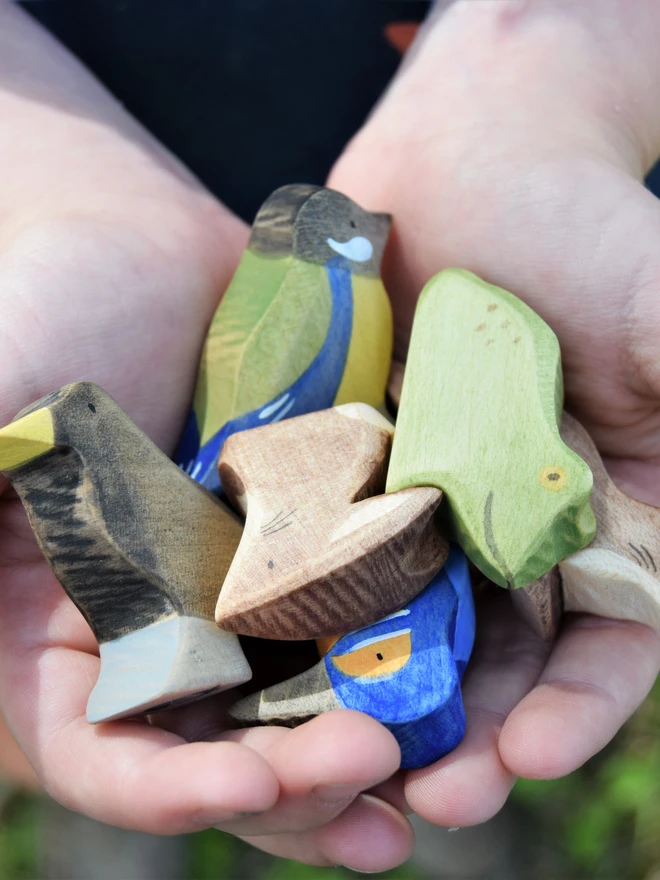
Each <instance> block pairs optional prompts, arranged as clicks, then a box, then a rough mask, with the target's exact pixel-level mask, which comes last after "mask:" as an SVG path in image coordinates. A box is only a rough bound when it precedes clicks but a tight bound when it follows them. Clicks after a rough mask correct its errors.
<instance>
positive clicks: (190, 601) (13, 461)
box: [0, 382, 251, 721]
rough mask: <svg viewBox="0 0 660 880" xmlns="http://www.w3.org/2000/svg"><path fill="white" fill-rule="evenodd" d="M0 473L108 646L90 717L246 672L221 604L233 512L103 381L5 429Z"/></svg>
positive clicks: (224, 684)
mask: <svg viewBox="0 0 660 880" xmlns="http://www.w3.org/2000/svg"><path fill="white" fill-rule="evenodd" d="M0 470H2V471H3V472H4V473H6V474H7V476H8V477H9V479H10V480H11V482H12V484H13V486H14V488H15V489H16V491H17V493H18V494H19V496H20V498H21V500H22V501H23V504H24V505H25V508H26V510H27V513H28V517H29V519H30V524H31V526H32V528H33V530H34V532H35V534H36V536H37V540H38V541H39V545H40V547H41V549H42V551H43V553H44V556H45V557H46V560H47V561H48V563H49V564H50V566H51V568H52V569H53V571H54V573H55V575H56V577H57V578H58V580H59V581H60V583H61V584H62V586H63V587H64V589H65V590H66V591H67V593H68V594H69V596H70V597H71V599H72V600H73V601H74V603H75V604H76V605H77V607H78V608H79V609H80V611H81V612H82V614H83V615H84V617H85V619H86V620H87V622H88V623H89V625H90V626H91V628H92V630H93V632H94V635H95V636H96V638H97V639H98V641H99V644H100V654H101V671H100V675H99V679H98V681H97V683H96V685H95V687H94V690H93V691H92V693H91V696H90V698H89V703H88V705H87V717H88V719H89V720H90V721H107V720H110V719H113V718H121V717H124V716H128V715H133V714H136V713H138V712H145V711H153V710H154V709H156V708H162V707H163V706H165V705H169V704H172V703H175V702H179V701H187V700H189V699H192V698H196V697H200V696H204V695H206V694H209V693H212V692H215V691H218V690H223V689H225V688H228V687H232V686H234V685H237V684H241V683H243V682H245V681H247V680H248V679H249V678H250V677H251V671H250V668H249V666H248V664H247V662H246V660H245V658H244V656H243V652H242V650H241V647H240V645H239V642H238V639H237V638H236V636H234V635H231V634H229V633H226V632H222V631H221V630H219V629H218V628H217V627H216V625H215V623H214V622H213V608H214V605H215V602H216V599H217V596H218V592H219V591H220V587H221V586H222V582H223V579H224V576H225V574H226V572H227V570H228V568H229V563H230V562H231V560H232V557H233V555H234V552H235V550H236V547H237V546H238V543H239V540H240V536H241V531H242V529H241V525H240V523H239V522H238V520H237V519H236V518H235V517H234V516H233V514H232V513H230V511H229V510H227V509H226V508H225V507H224V506H223V505H222V504H221V503H220V502H219V501H218V500H217V499H216V498H214V497H213V496H212V495H211V494H210V493H209V492H207V491H206V490H205V489H203V488H202V487H201V486H199V485H197V484H196V483H195V482H194V481H193V480H191V479H190V478H189V477H187V476H186V475H185V474H184V473H183V472H182V471H181V470H180V469H179V468H178V467H177V466H176V465H175V464H173V463H172V462H171V461H170V460H169V459H168V458H167V456H166V455H164V453H162V452H161V451H160V450H159V449H158V448H157V447H156V446H155V445H154V444H153V443H152V442H151V441H150V440H149V439H148V437H147V436H146V435H145V434H143V433H142V431H140V430H139V429H138V428H137V426H136V425H135V424H134V423H133V422H132V421H131V420H130V419H129V417H128V416H127V415H126V413H125V412H124V411H123V410H122V409H120V407H119V406H118V405H117V403H115V401H114V400H113V399H112V398H111V397H110V396H109V395H108V394H106V392H105V391H103V390H102V389H101V388H99V387H98V386H96V385H93V384H91V383H89V382H80V383H77V384H75V385H68V386H66V387H64V388H62V389H60V390H59V391H56V392H54V393H53V394H50V395H48V396H47V397H44V398H43V399H42V400H40V401H38V403H35V404H34V405H33V406H31V407H29V408H28V409H26V410H23V412H21V413H19V415H18V416H17V417H16V418H15V420H14V421H13V422H11V424H9V425H8V426H7V427H5V428H2V429H1V430H0Z"/></svg>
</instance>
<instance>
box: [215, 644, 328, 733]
mask: <svg viewBox="0 0 660 880" xmlns="http://www.w3.org/2000/svg"><path fill="white" fill-rule="evenodd" d="M341 708H342V705H341V703H340V702H339V700H338V699H337V697H336V696H335V693H334V691H333V689H332V684H331V683H330V679H329V678H328V673H327V672H326V670H325V662H324V661H323V660H321V662H320V663H317V664H316V666H313V667H312V668H311V669H308V670H307V672H302V673H301V674H300V675H296V676H295V677H294V678H290V679H289V680H288V681H283V682H282V683H281V684H274V685H273V686H272V687H269V688H266V690H263V691H260V692H259V693H256V694H251V695H250V696H249V697H245V698H244V699H242V700H239V701H238V702H237V703H235V704H234V705H233V706H232V707H231V709H230V710H229V714H230V716H231V718H232V719H233V720H234V721H236V722H237V723H238V724H241V725H243V726H249V725H252V724H267V723H268V722H277V721H280V722H281V723H282V724H284V725H287V726H294V725H295V724H299V723H300V722H302V721H306V720H307V719H308V718H313V717H314V716H315V715H320V714H321V713H322V712H328V711H329V710H330V709H341Z"/></svg>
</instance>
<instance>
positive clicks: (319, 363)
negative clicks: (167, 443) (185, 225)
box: [175, 184, 392, 493]
mask: <svg viewBox="0 0 660 880" xmlns="http://www.w3.org/2000/svg"><path fill="white" fill-rule="evenodd" d="M390 222H391V221H390V217H389V215H386V214H373V213H369V212H367V211H363V210H362V209H361V208H359V207H358V206H357V205H356V204H355V203H354V202H352V201H351V200H350V199H348V198H346V196H343V195H341V194H340V193H338V192H334V191H333V190H329V189H323V188H322V187H317V186H306V185H302V184H295V185H292V186H285V187H282V188H281V189H278V190H276V191H275V192H274V193H273V194H272V195H271V196H270V198H269V199H268V200H267V201H266V202H265V203H264V205H263V206H262V208H261V209H260V211H259V213H258V214H257V217H256V219H255V222H254V226H253V228H252V234H251V237H250V242H249V245H248V248H247V250H246V251H245V253H244V255H243V258H242V260H241V262H240V265H239V266H238V269H237V271H236V274H235V275H234V278H233V280H232V282H231V284H230V286H229V288H228V290H227V292H226V293H225V296H224V298H223V300H222V302H221V303H220V306H219V307H218V310H217V311H216V313H215V316H214V318H213V320H212V323H211V326H210V328H209V331H208V336H207V339H206V344H205V347H204V350H203V353H202V358H201V364H200V368H199V376H198V381H197V388H196V390H195V398H194V405H193V411H192V413H191V415H190V418H189V421H188V424H187V426H186V429H185V431H184V435H183V437H182V439H181V442H180V445H179V449H178V451H177V454H176V459H175V460H176V461H177V463H178V464H180V466H181V467H182V468H183V469H184V470H185V471H186V472H187V473H188V474H190V476H192V477H193V479H195V480H197V481H198V482H200V483H202V484H203V485H204V486H206V487H207V488H209V489H210V490H212V491H214V492H216V493H218V492H220V490H221V487H220V481H219V477H218V469H217V463H218V457H219V454H220V450H221V449H222V445H223V443H224V442H225V440H226V439H227V438H228V437H230V436H231V435H232V434H234V433H236V432H237V431H244V430H246V429H247V428H254V427H258V426H261V425H266V424H269V423H271V422H277V421H280V420H281V419H284V418H291V417H293V416H299V415H302V414H304V413H308V412H313V411H315V410H320V409H326V408H328V407H331V406H334V405H338V404H341V403H350V402H353V401H360V402H363V403H368V404H371V405H372V406H375V407H379V406H381V405H382V404H383V402H384V395H385V385H386V382H387V374H388V370H389V363H390V356H391V349H392V317H391V310H390V305H389V301H388V298H387V294H386V292H385V289H384V288H383V285H382V282H381V280H380V277H379V272H380V262H381V258H382V255H383V250H384V248H385V243H386V240H387V236H388V233H389V228H390Z"/></svg>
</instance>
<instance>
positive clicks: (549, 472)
mask: <svg viewBox="0 0 660 880" xmlns="http://www.w3.org/2000/svg"><path fill="white" fill-rule="evenodd" d="M537 479H538V481H539V483H540V485H541V486H542V487H543V488H544V489H547V490H548V491H549V492H561V490H562V489H564V488H565V487H566V484H567V483H568V477H567V476H566V471H565V470H564V468H563V467H557V466H555V465H551V466H550V467H544V468H541V470H540V472H539V475H538V478H537Z"/></svg>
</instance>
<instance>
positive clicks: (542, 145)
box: [330, 0, 660, 826]
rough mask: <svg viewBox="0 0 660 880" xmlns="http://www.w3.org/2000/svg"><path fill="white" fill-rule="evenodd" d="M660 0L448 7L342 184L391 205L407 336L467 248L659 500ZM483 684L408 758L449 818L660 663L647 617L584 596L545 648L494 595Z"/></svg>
mask: <svg viewBox="0 0 660 880" xmlns="http://www.w3.org/2000/svg"><path fill="white" fill-rule="evenodd" d="M659 38H660V7H658V4H657V3H654V2H650V0H649V2H647V0H640V2H637V3H634V4H630V3H628V4H626V3H624V2H621V0H598V2H595V0H594V2H581V3H575V2H573V0H547V2H545V0H531V2H527V3H523V2H515V0H500V2H497V3H476V2H474V0H465V2H457V3H455V4H453V6H451V7H450V8H449V9H448V10H447V11H444V12H443V11H442V10H440V9H438V10H437V11H436V12H435V13H434V16H433V17H432V20H431V21H430V22H429V23H428V25H427V29H426V32H425V33H423V34H422V35H421V37H420V39H418V41H417V43H416V44H415V46H414V47H413V48H412V49H411V54H410V56H409V58H408V59H407V60H406V62H404V66H403V69H402V71H401V73H400V75H399V76H398V77H397V79H396V81H395V83H394V84H393V85H392V87H391V88H390V90H389V92H388V94H387V95H386V96H385V98H384V99H383V101H382V102H381V104H380V106H379V107H378V108H377V110H376V111H375V113H374V114H373V116H372V118H371V119H370V120H369V122H368V123H367V124H366V125H365V127H364V129H363V130H362V131H361V132H360V133H359V134H358V136H357V137H356V138H355V140H354V141H353V143H352V144H351V145H349V147H348V149H347V151H346V153H345V154H344V156H343V157H342V158H341V160H340V161H339V162H338V164H337V166H336V167H335V169H334V172H333V174H332V176H331V180H330V185H334V186H336V187H337V188H338V189H341V190H342V191H344V192H346V193H347V195H349V196H351V197H352V198H354V199H355V200H356V201H358V202H359V203H360V204H363V205H364V206H365V207H366V208H369V209H372V210H376V209H378V210H388V211H391V212H392V213H393V214H394V217H395V224H396V232H395V244H394V247H393V248H392V249H391V252H390V260H389V269H390V271H389V275H388V276H386V283H387V286H388V289H389V290H390V293H391V294H392V295H393V299H394V308H395V312H396V315H397V318H398V328H399V333H400V336H399V339H398V346H399V354H400V355H401V354H403V352H405V346H406V343H407V336H408V333H409V329H410V325H411V321H412V315H413V311H414V303H415V299H416V296H417V294H418V293H419V291H420V290H421V288H422V286H423V285H424V283H425V282H426V281H427V280H428V279H429V278H430V277H431V276H432V275H433V274H434V273H436V272H438V271H439V270H440V269H443V268H447V267H450V266H460V267H464V268H467V269H471V270H473V271H474V272H476V273H477V274H479V275H481V276H483V277H484V278H485V279H486V280H487V281H489V282H491V283H495V284H499V285H501V286H502V287H504V288H506V289H508V290H511V291H513V292H514V293H517V294H518V295H519V296H521V297H522V298H523V299H525V300H526V301H527V302H528V303H529V304H530V305H531V306H532V307H533V308H534V309H535V310H536V311H538V312H539V313H540V314H541V315H542V316H543V317H544V318H545V319H546V320H547V321H548V323H549V324H550V326H551V327H553V329H554V330H555V331H556V332H557V335H558V336H559V340H560V342H561V345H562V352H563V361H564V369H565V380H566V391H567V405H568V407H569V408H570V409H572V410H574V411H575V413H576V415H578V416H579V417H580V419H581V420H582V421H583V422H584V424H585V426H586V427H587V428H588V429H589V430H590V431H591V432H592V434H593V436H594V439H595V440H596V442H597V444H598V445H599V447H600V449H601V451H602V453H603V454H604V455H605V456H606V457H607V458H606V461H607V464H608V466H609V467H610V469H611V472H612V474H613V475H614V476H615V478H616V479H617V481H618V482H619V485H620V486H621V487H622V488H623V489H624V490H626V491H628V492H629V493H630V494H632V495H635V496H636V497H638V498H640V499H641V500H644V501H647V502H650V503H655V504H660V356H659V355H658V352H659V347H658V340H659V339H660V247H659V242H660V204H659V203H658V201H657V199H656V198H655V197H654V196H652V195H650V194H649V193H648V192H647V191H646V190H645V189H644V188H643V186H642V185H641V183H640V180H641V179H642V177H643V175H644V173H645V172H646V171H647V170H648V168H649V167H650V165H652V164H653V162H654V161H655V159H656V157H657V156H658V154H659V153H660V130H659V123H660V115H659V114H658V112H657V107H658V99H659V97H660V66H659V60H660V55H659V54H658V52H657V45H658V39H659ZM481 612H482V613H481V616H480V621H479V626H478V644H477V648H476V650H475V655H474V658H473V662H472V663H471V665H470V668H469V670H468V675H467V677H466V683H465V691H464V693H465V702H466V706H467V712H468V732H467V736H466V739H465V741H464V742H463V744H462V745H461V746H460V747H459V748H458V749H457V750H456V751H455V752H453V753H452V754H450V755H448V756H447V757H446V758H444V759H443V760H441V761H439V762H438V763H437V764H435V765H434V766H432V767H429V768H427V769H425V770H417V771H414V772H410V773H408V774H406V776H405V779H404V780H403V784H402V789H403V791H405V797H406V799H407V801H408V803H409V805H410V806H411V807H412V808H413V809H414V810H415V811H416V812H418V813H419V814H420V815H421V816H423V817H424V818H426V819H428V820H430V821H432V822H435V823H437V824H440V825H447V826H455V825H456V826H460V825H470V824H473V823H477V822H483V821H484V820H486V819H488V818H489V817H491V816H492V815H493V814H494V813H496V812H497V811H498V810H499V809H500V807H501V806H502V805H503V803H504V802H505V800H506V798H507V796H508V794H509V791H510V789H511V787H512V785H513V783H514V781H515V778H516V776H525V777H528V778H540V779H549V778H553V777H557V776H561V775H564V774H566V773H570V772H571V771H572V770H574V769H575V768H577V767H579V766H580V765H581V764H582V763H584V761H586V760H587V759H588V758H589V757H591V756H592V755H594V754H595V753H596V752H598V751H599V750H600V749H602V748H603V746H604V745H605V744H606V743H607V742H608V741H609V740H610V739H611V738H612V736H614V734H615V733H616V732H617V730H618V729H619V728H620V727H621V725H622V724H623V723H624V721H625V720H626V719H627V718H628V717H629V716H630V715H631V713H632V712H634V711H635V709H636V708H637V706H638V705H639V703H640V702H641V701H642V700H643V699H644V697H645V696H646V694H647V693H648V691H649V689H650V687H651V685H652V683H653V681H654V680H655V678H656V676H657V674H658V669H659V668H660V638H659V637H658V634H657V633H655V632H653V631H651V630H650V629H648V628H645V627H644V626H641V625H639V624H633V623H624V622H616V621H610V620H602V619H598V618H595V617H589V616H574V615H571V616H570V617H569V618H567V620H566V621H565V626H564V628H563V630H562V633H561V636H560V638H559V640H558V642H557V644H556V645H555V646H554V649H553V650H552V652H551V653H550V654H549V656H548V652H547V650H546V649H545V648H544V646H543V645H542V644H541V643H540V642H539V641H538V640H537V639H536V638H535V637H534V636H532V634H531V632H530V631H528V630H527V628H526V627H525V625H524V624H522V623H521V622H520V621H517V620H516V619H515V617H514V615H513V613H512V609H511V605H510V602H509V599H508V596H507V595H506V594H505V593H504V592H503V591H501V592H498V594H497V595H496V596H494V597H493V598H492V599H491V600H489V602H488V605H487V606H486V607H485V608H484V607H482V609H481Z"/></svg>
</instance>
